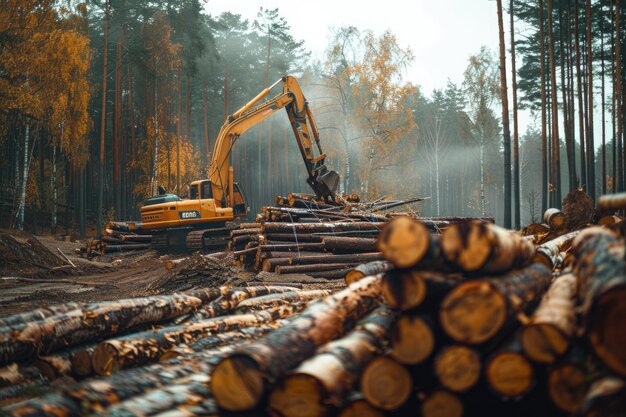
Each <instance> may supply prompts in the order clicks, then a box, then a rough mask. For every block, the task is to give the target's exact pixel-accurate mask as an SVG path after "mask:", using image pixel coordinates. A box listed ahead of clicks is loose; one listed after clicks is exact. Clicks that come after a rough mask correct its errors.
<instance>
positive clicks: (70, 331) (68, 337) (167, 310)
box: [0, 289, 223, 364]
mask: <svg viewBox="0 0 626 417" xmlns="http://www.w3.org/2000/svg"><path fill="white" fill-rule="evenodd" d="M222 291H223V289H201V290H194V291H190V292H188V293H186V294H173V295H168V296H163V295H161V296H153V297H145V298H134V299H133V298H131V299H125V300H118V301H113V302H103V303H94V304H88V305H86V306H85V307H83V308H79V309H75V310H72V311H69V312H64V313H59V314H57V315H54V316H50V317H47V318H45V319H43V320H41V321H36V322H31V323H27V324H24V325H23V327H22V328H20V329H13V331H12V332H10V333H0V364H3V363H8V362H10V361H21V360H25V359H29V358H31V357H32V355H33V354H34V353H35V352H38V353H39V354H41V355H47V354H50V353H51V352H54V351H55V350H57V349H60V348H65V347H68V346H74V345H78V344H81V343H84V342H88V341H92V340H101V339H103V338H105V337H107V336H111V335H114V334H118V333H120V332H123V331H126V330H128V329H131V328H134V327H136V326H139V325H142V324H146V323H158V322H160V321H164V320H169V319H173V318H176V317H180V316H182V315H185V314H189V313H190V312H191V311H193V310H194V309H196V308H198V307H199V306H200V305H202V304H203V303H204V302H208V301H210V300H213V299H214V298H216V297H218V296H219V295H220V294H221V292H222Z"/></svg>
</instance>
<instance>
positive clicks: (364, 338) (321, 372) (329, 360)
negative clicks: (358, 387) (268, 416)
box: [268, 306, 395, 417]
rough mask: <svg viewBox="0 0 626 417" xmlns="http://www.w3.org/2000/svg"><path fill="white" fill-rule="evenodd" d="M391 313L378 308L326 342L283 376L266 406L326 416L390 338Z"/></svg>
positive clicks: (283, 413)
mask: <svg viewBox="0 0 626 417" xmlns="http://www.w3.org/2000/svg"><path fill="white" fill-rule="evenodd" d="M394 320H395V315H394V313H393V312H392V311H391V310H390V309H389V308H388V307H386V306H381V307H378V308H377V309H376V310H374V311H373V312H372V313H370V314H369V315H368V316H366V317H365V318H364V319H363V320H362V321H361V323H360V324H357V326H356V328H355V330H353V331H352V332H350V333H349V334H348V335H347V336H345V337H343V338H341V339H337V340H335V341H332V342H330V343H327V344H326V345H324V346H322V347H321V348H319V349H318V350H317V351H316V354H315V356H313V357H312V358H311V359H309V360H307V361H305V362H303V363H301V364H300V365H299V366H298V368H296V369H295V370H294V371H292V372H291V373H290V374H289V375H288V376H287V377H285V378H284V379H283V381H282V383H281V384H280V385H279V386H278V387H277V388H275V389H274V390H273V391H272V393H271V395H270V397H269V402H268V404H269V408H270V410H272V411H273V412H275V413H277V414H279V415H281V416H284V417H288V416H294V417H298V416H301V415H303V410H306V415H307V416H326V415H328V414H329V412H331V411H332V409H331V407H332V406H333V405H339V404H342V403H343V402H344V401H345V400H346V398H347V396H348V394H349V393H350V391H351V389H352V387H353V386H354V384H355V382H356V380H357V379H358V377H359V373H360V371H361V369H363V367H364V366H365V365H366V364H367V363H368V362H369V361H370V360H371V359H372V358H373V357H374V356H375V355H377V354H381V353H382V352H383V350H384V348H385V346H386V344H387V342H388V341H389V336H390V333H391V327H392V325H393V322H394Z"/></svg>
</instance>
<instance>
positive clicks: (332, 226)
mask: <svg viewBox="0 0 626 417" xmlns="http://www.w3.org/2000/svg"><path fill="white" fill-rule="evenodd" d="M384 224H385V223H382V222H376V223H373V222H345V223H338V222H335V223H273V222H265V223H263V224H261V232H262V233H335V232H346V231H347V232H353V231H372V230H374V231H378V230H380V229H381V228H382V227H383V225H384Z"/></svg>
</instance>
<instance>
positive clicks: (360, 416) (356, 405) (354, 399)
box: [337, 392, 385, 417]
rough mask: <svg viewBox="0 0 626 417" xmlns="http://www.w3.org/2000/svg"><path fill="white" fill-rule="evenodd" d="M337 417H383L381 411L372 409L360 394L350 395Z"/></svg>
mask: <svg viewBox="0 0 626 417" xmlns="http://www.w3.org/2000/svg"><path fill="white" fill-rule="evenodd" d="M337 416H338V417H385V414H384V412H383V411H381V410H379V409H378V408H376V407H374V406H373V405H371V404H370V403H368V402H367V401H366V400H365V397H363V394H361V393H360V392H353V393H351V394H350V396H349V398H348V401H346V404H344V406H343V407H342V409H341V411H340V412H339V414H337Z"/></svg>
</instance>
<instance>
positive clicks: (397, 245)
mask: <svg viewBox="0 0 626 417" xmlns="http://www.w3.org/2000/svg"><path fill="white" fill-rule="evenodd" d="M429 244H430V234H429V232H428V229H427V228H426V226H424V224H422V223H420V222H417V221H414V220H411V219H410V218H408V217H406V216H400V217H396V218H395V219H393V220H392V221H390V222H389V223H388V224H387V225H386V226H385V227H384V228H383V230H382V232H381V233H380V237H379V239H378V249H379V250H380V251H381V252H382V253H383V255H384V257H385V259H387V260H388V261H390V262H391V263H393V264H394V265H395V266H397V267H398V268H410V267H412V266H413V265H415V264H417V263H418V262H419V261H420V260H421V259H422V258H423V257H424V255H425V254H426V252H427V251H428V247H429Z"/></svg>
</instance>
